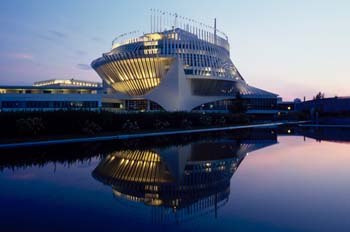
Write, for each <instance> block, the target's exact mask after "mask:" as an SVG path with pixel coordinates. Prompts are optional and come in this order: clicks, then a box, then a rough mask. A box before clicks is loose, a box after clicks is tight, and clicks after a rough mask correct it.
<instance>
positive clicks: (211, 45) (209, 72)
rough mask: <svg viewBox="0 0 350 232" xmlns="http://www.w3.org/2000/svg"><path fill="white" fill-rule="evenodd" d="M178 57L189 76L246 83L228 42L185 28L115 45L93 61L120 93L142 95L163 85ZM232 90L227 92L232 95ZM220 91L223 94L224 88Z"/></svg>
mask: <svg viewBox="0 0 350 232" xmlns="http://www.w3.org/2000/svg"><path fill="white" fill-rule="evenodd" d="M203 33H204V32H203ZM175 58H179V59H180V60H181V62H182V65H183V68H184V72H185V75H186V76H193V77H205V78H213V79H214V80H216V79H217V80H226V81H231V83H230V84H232V81H243V78H242V77H241V75H240V74H239V72H238V71H237V69H236V67H235V66H234V65H233V63H232V61H231V60H230V52H229V43H228V41H227V40H225V39H223V38H221V37H218V36H217V38H216V42H215V41H206V40H204V39H200V38H199V37H198V36H197V35H195V34H192V33H190V32H188V31H185V30H183V29H175V30H169V31H164V32H162V33H152V34H146V35H143V36H141V37H138V38H135V39H131V40H128V41H124V42H122V43H119V44H113V48H112V50H111V51H110V52H108V53H105V54H103V56H102V57H101V58H99V59H97V60H95V61H93V62H92V67H93V68H94V69H95V70H96V72H97V73H98V74H99V75H100V76H101V78H102V79H104V80H105V81H106V82H107V83H108V84H109V85H111V86H112V87H113V88H114V89H115V90H116V91H118V92H122V93H125V94H128V95H130V96H142V95H145V94H147V93H148V92H149V91H150V90H152V89H153V88H155V87H157V86H158V85H159V84H160V82H161V80H162V78H164V76H165V75H166V73H167V71H168V70H169V68H170V66H171V64H172V63H173V61H174V59H175ZM196 82H197V81H196ZM196 85H197V84H196ZM219 88H221V87H219ZM230 88H231V87H228V88H225V90H223V91H225V92H226V93H230V90H229V89H230ZM194 92H198V90H195V91H194ZM200 92H203V91H200ZM211 92H213V91H211ZM216 92H219V95H222V89H218V90H217V91H216ZM208 94H209V95H210V94H212V93H208ZM200 95H203V93H201V94H200Z"/></svg>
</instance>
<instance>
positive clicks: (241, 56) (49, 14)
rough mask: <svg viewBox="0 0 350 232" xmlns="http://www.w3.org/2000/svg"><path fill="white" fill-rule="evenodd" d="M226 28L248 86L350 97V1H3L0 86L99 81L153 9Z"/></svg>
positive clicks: (285, 94)
mask: <svg viewBox="0 0 350 232" xmlns="http://www.w3.org/2000/svg"><path fill="white" fill-rule="evenodd" d="M150 8H158V9H162V10H164V11H170V12H177V13H178V14H180V15H183V16H186V17H189V18H193V19H196V20H197V21H201V22H204V23H206V24H212V23H213V19H214V18H215V17H216V18H217V24H218V28H219V29H221V30H222V31H225V32H226V34H228V36H229V40H230V44H231V58H232V60H233V62H234V63H235V65H236V66H237V68H238V70H239V71H240V73H241V74H242V75H243V77H244V78H245V79H246V81H247V82H248V84H251V85H253V86H257V87H260V88H263V89H266V90H269V91H272V92H275V93H278V94H280V95H281V96H282V97H283V98H284V99H286V100H291V99H294V98H295V97H299V98H302V97H303V96H306V98H307V99H309V98H311V97H312V96H313V95H315V93H316V92H317V91H323V92H325V93H326V96H335V95H337V96H343V95H350V1H347V0H343V1H342V0H333V1H331V0H329V1H324V0H314V1H313V0H289V1H284V0H264V1H262V0H250V1H249V0H225V1H222V0H220V1H212V0H211V1H206V0H200V1H192V0H191V1H189V0H177V1H160V0H148V1H135V0H128V1H126V0H124V1H119V0H109V1H107V0H106V1H103V0H99V1H96V0H60V1H58V0H56V1H53V0H46V1H45V0H32V1H30V0H11V1H1V3H0V12H1V14H0V24H1V27H0V84H31V83H32V82H33V81H37V80H45V79H51V78H61V79H68V78H75V79H87V80H94V81H100V78H99V77H98V75H97V74H96V73H95V72H94V71H93V70H92V69H91V68H90V67H89V66H90V63H91V61H92V60H93V59H95V58H97V57H99V56H100V55H101V54H102V53H103V52H107V51H109V50H110V48H111V41H112V40H113V38H114V37H115V36H117V35H118V34H121V33H124V32H129V31H133V30H140V31H144V32H147V31H148V30H149V28H150V26H149V13H150V12H149V9H150Z"/></svg>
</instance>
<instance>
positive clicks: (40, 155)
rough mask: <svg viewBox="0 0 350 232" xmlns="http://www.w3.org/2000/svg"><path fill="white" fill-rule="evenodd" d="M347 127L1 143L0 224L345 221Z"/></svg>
mask: <svg viewBox="0 0 350 232" xmlns="http://www.w3.org/2000/svg"><path fill="white" fill-rule="evenodd" d="M349 142H350V129H337V128H324V129H313V128H300V127H299V128H298V127H297V128H266V129H250V130H242V131H235V132H230V133H217V134H211V135H190V136H186V137H184V136H183V137H165V138H155V139H148V140H147V141H144V140H131V141H125V142H109V143H103V144H100V143H99V144H78V145H69V146H68V145H67V146H58V147H57V146H56V147H41V148H35V149H21V150H10V151H0V154H1V157H0V231H106V230H109V231H164V230H167V231H195V230H197V231H214V230H217V231H350V220H349V215H350V165H349V164H350V143H349Z"/></svg>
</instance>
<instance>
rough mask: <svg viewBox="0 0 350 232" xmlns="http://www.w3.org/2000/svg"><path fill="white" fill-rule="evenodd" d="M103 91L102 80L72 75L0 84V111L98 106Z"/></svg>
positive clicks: (72, 108) (82, 108)
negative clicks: (28, 82)
mask: <svg viewBox="0 0 350 232" xmlns="http://www.w3.org/2000/svg"><path fill="white" fill-rule="evenodd" d="M102 91H103V88H102V83H97V82H89V81H78V80H74V79H70V80H47V81H40V82H35V83H34V84H33V85H21V86H20V85H17V86H13V85H12V86H6V85H2V86H0V111H38V110H40V111H55V110H100V109H101V108H103V107H104V103H103V102H102V101H103V98H102V95H101V93H102ZM108 104H109V103H107V105H108Z"/></svg>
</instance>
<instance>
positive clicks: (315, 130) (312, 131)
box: [278, 125, 350, 143]
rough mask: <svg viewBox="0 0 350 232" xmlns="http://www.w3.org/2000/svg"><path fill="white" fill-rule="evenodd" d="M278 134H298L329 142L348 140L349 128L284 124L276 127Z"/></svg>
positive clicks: (347, 141)
mask: <svg viewBox="0 0 350 232" xmlns="http://www.w3.org/2000/svg"><path fill="white" fill-rule="evenodd" d="M278 135H293V136H295V135H299V136H304V138H305V139H306V138H311V139H315V140H316V141H329V142H342V143H349V142H350V128H349V127H343V126H341V125H340V126H339V127H337V126H331V127H328V126H322V125H319V126H315V125H311V126H308V125H299V126H297V127H296V126H284V127H280V128H278Z"/></svg>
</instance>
